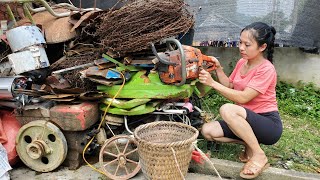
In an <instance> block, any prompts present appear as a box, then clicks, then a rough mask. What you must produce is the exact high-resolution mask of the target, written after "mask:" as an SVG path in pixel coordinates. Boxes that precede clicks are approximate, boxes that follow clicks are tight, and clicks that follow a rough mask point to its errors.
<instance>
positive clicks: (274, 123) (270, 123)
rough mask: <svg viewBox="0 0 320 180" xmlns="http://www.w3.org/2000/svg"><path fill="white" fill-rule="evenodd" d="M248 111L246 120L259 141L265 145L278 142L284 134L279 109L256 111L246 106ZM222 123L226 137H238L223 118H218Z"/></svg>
mask: <svg viewBox="0 0 320 180" xmlns="http://www.w3.org/2000/svg"><path fill="white" fill-rule="evenodd" d="M244 109H245V110H246V112H247V118H246V120H247V121H248V123H249V124H250V126H251V128H252V130H253V132H254V134H255V136H256V137H257V139H258V142H259V143H261V144H265V145H271V144H274V143H276V142H277V141H278V140H279V139H280V137H281V134H282V122H281V119H280V115H279V112H278V111H272V112H267V113H255V112H253V111H251V110H249V109H246V108H244ZM218 122H219V123H220V125H221V127H222V130H223V133H224V137H228V138H231V139H238V140H241V139H240V138H239V137H237V136H236V135H235V134H234V133H233V132H232V131H231V130H230V128H229V127H228V125H227V123H226V122H225V121H223V120H218Z"/></svg>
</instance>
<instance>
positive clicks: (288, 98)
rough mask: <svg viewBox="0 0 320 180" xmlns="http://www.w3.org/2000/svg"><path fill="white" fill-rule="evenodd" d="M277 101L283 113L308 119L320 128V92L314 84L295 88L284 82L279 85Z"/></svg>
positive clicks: (300, 85)
mask: <svg viewBox="0 0 320 180" xmlns="http://www.w3.org/2000/svg"><path fill="white" fill-rule="evenodd" d="M277 100H278V106H279V109H280V111H281V112H284V113H286V114H289V115H292V116H296V117H300V118H308V119H309V120H310V121H311V123H312V124H313V125H315V126H317V127H318V128H320V121H319V120H320V119H319V117H320V90H319V89H317V88H316V87H315V86H314V85H313V84H302V83H300V84H299V85H298V86H296V87H295V86H293V85H290V84H287V83H284V82H279V83H278V85H277Z"/></svg>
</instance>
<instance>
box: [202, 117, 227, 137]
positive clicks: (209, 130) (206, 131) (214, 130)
mask: <svg viewBox="0 0 320 180" xmlns="http://www.w3.org/2000/svg"><path fill="white" fill-rule="evenodd" d="M201 134H202V135H203V136H204V137H205V138H206V139H208V140H213V138H217V137H222V136H223V130H222V128H221V126H220V124H219V122H217V121H214V122H210V123H205V124H204V125H203V126H202V128H201Z"/></svg>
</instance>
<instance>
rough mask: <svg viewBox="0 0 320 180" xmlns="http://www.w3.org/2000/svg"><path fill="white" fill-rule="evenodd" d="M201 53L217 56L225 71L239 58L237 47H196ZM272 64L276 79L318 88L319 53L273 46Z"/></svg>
mask: <svg viewBox="0 0 320 180" xmlns="http://www.w3.org/2000/svg"><path fill="white" fill-rule="evenodd" d="M198 48H200V49H201V51H202V53H203V54H206V55H211V56H215V57H218V59H219V61H220V62H221V65H222V66H223V67H224V70H225V72H226V73H230V72H231V71H232V69H233V68H234V66H235V64H236V61H237V60H238V59H239V58H240V54H239V50H238V48H224V47H210V46H209V47H198ZM273 58H274V65H275V67H276V70H277V73H278V79H279V80H281V81H285V82H288V83H293V84H295V83H297V82H299V81H302V82H304V83H309V82H311V83H314V84H315V85H316V86H317V87H319V88H320V55H319V54H310V53H305V52H303V51H301V50H300V49H299V48H284V47H281V48H275V52H274V57H273Z"/></svg>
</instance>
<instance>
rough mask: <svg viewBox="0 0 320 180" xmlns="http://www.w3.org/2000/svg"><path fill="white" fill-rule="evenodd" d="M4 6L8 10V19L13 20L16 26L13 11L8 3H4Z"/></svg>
mask: <svg viewBox="0 0 320 180" xmlns="http://www.w3.org/2000/svg"><path fill="white" fill-rule="evenodd" d="M6 7H7V11H8V14H9V17H10V19H11V20H12V21H13V23H14V25H15V26H17V25H18V24H17V21H16V18H15V17H14V15H13V12H12V10H11V8H10V6H9V4H6Z"/></svg>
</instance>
